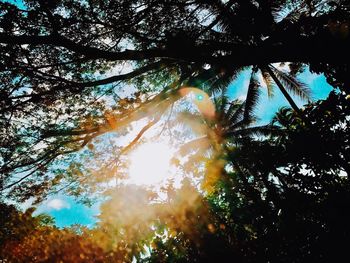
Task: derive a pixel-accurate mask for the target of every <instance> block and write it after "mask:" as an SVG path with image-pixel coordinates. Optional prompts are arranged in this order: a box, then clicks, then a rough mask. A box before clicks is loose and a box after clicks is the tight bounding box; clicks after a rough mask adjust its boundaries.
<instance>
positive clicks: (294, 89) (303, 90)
mask: <svg viewBox="0 0 350 263" xmlns="http://www.w3.org/2000/svg"><path fill="white" fill-rule="evenodd" d="M270 68H271V69H272V70H273V72H274V73H275V75H276V77H277V78H278V79H279V80H280V81H281V83H282V84H283V85H284V87H285V88H286V89H287V90H288V91H289V92H291V93H293V94H294V95H296V96H298V97H299V98H301V99H303V100H310V99H311V90H310V89H309V88H308V87H307V86H306V85H305V84H304V83H302V82H301V81H299V80H298V79H297V78H295V77H294V76H292V75H291V74H288V73H286V72H283V71H281V70H279V69H277V68H275V67H274V66H272V65H270Z"/></svg>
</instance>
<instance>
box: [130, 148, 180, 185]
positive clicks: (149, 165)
mask: <svg viewBox="0 0 350 263" xmlns="http://www.w3.org/2000/svg"><path fill="white" fill-rule="evenodd" d="M173 154H174V149H172V148H171V147H170V146H169V145H168V144H167V143H164V142H163V143H159V142H156V143H152V142H150V143H145V144H143V145H140V146H139V147H138V148H136V149H135V151H133V152H132V153H131V154H130V156H129V158H130V159H129V161H130V167H129V177H130V178H129V180H130V183H133V184H137V185H146V186H152V185H156V184H160V183H161V182H162V181H164V180H166V179H168V178H170V160H171V158H172V156H173Z"/></svg>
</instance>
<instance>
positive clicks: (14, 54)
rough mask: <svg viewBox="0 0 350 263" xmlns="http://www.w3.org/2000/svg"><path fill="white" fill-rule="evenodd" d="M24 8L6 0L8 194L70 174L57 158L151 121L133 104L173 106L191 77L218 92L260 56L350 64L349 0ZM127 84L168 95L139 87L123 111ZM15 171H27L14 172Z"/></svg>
mask: <svg viewBox="0 0 350 263" xmlns="http://www.w3.org/2000/svg"><path fill="white" fill-rule="evenodd" d="M24 6H25V8H24V9H21V8H18V7H17V6H15V5H13V4H10V3H5V2H4V3H1V14H2V16H1V20H0V24H1V33H0V43H1V47H2V49H3V52H2V54H1V62H2V63H1V64H2V65H3V66H2V68H1V97H2V102H1V126H2V128H1V136H2V138H3V140H2V144H1V155H2V157H1V173H2V174H3V176H2V179H1V181H2V191H3V192H4V191H5V192H6V191H9V190H11V191H12V192H13V193H16V192H17V194H13V196H16V195H17V196H22V197H23V198H24V199H25V198H29V197H30V196H32V195H33V194H34V192H35V194H34V195H37V194H39V193H40V194H41V195H45V193H46V192H47V189H48V188H52V187H54V186H55V185H57V182H58V181H60V179H61V178H62V176H61V173H59V172H57V171H56V170H55V171H50V168H49V167H50V164H52V163H53V162H56V163H57V162H59V161H60V160H62V159H64V158H65V156H67V155H69V154H71V155H70V156H72V153H74V152H76V151H78V150H80V149H82V148H84V146H86V145H88V144H89V142H90V141H91V140H92V139H93V138H95V137H97V136H99V135H101V134H103V133H106V132H108V131H111V130H117V129H118V128H120V127H124V126H125V125H126V124H127V123H130V122H131V121H133V120H136V119H139V118H142V116H143V115H142V114H135V111H136V112H138V113H139V112H141V110H140V109H142V110H144V108H143V107H144V105H143V104H146V105H150V104H152V105H153V103H152V102H153V101H154V100H156V103H155V104H156V105H158V106H159V107H161V109H157V107H155V106H153V107H154V108H153V112H157V111H158V112H164V110H162V109H163V107H164V104H163V103H159V98H165V97H167V96H168V97H169V95H170V94H173V93H174V92H175V93H176V89H178V88H179V87H181V86H182V85H184V84H189V83H197V84H198V83H207V84H210V85H208V86H211V88H210V90H211V91H214V90H215V87H224V86H225V85H227V83H228V82H227V81H229V80H230V79H232V78H234V77H235V76H236V74H237V73H238V72H239V71H240V70H242V69H243V68H245V67H247V66H250V65H258V66H259V68H263V67H265V66H264V65H268V64H270V63H273V62H302V63H311V64H317V63H334V62H340V61H343V62H344V63H346V61H347V59H346V56H345V55H344V54H347V47H348V44H349V37H348V35H347V34H346V32H345V31H346V23H347V18H348V11H349V10H348V8H347V5H346V3H345V2H344V1H340V0H339V1H332V2H329V3H328V2H327V1H326V2H321V3H319V4H318V3H316V2H314V1H287V0H286V1H274V2H273V3H272V2H269V1H264V0H261V1H228V2H226V3H223V2H221V1H185V0H184V1H171V0H169V1H165V2H164V1H150V2H149V1H145V2H143V1H141V2H140V1H118V3H115V2H114V1H107V2H103V3H102V2H98V1H87V2H84V3H82V2H80V1H63V2H50V3H49V2H47V1H29V0H28V1H25V2H24ZM285 12H287V15H286V13H285ZM238 25H244V27H242V26H238ZM154 28H157V29H158V30H154ZM320 43H327V47H326V48H325V46H324V45H323V44H322V45H321V44H320ZM123 65H124V66H125V67H127V68H128V69H127V70H126V69H125V70H122V67H123ZM270 75H271V72H270ZM280 77H281V75H280ZM223 80H227V81H223ZM130 81H132V82H130ZM275 81H276V80H275ZM126 83H131V84H132V85H134V86H135V87H136V88H138V89H139V90H140V91H141V92H143V93H144V92H146V91H147V92H149V91H152V92H154V93H159V95H158V96H155V98H153V99H151V100H147V99H144V96H141V97H142V98H143V99H141V101H142V103H141V104H142V105H139V104H140V101H139V99H138V98H139V97H138V95H136V96H135V97H134V98H132V100H133V103H134V104H132V105H128V106H127V109H125V102H126V101H125V98H121V99H120V95H118V94H120V92H119V91H118V90H120V89H121V88H122V87H123V85H126ZM152 83H154V84H156V85H155V86H156V87H155V88H150V87H149V86H151V85H152ZM220 83H221V86H220V85H219V84H220ZM277 84H278V82H277ZM147 86H148V87H147ZM160 86H161V87H162V88H161V87H160ZM278 86H279V87H281V85H278ZM164 87H166V88H165V89H164ZM113 97H114V99H115V100H114V102H113V103H112V105H111V104H110V103H107V102H108V101H111V98H113ZM157 100H158V101H157ZM113 104H114V105H113ZM123 104H124V106H123ZM159 104H160V105H159ZM169 104H171V103H169ZM87 105H88V106H87ZM133 105H134V106H133ZM140 107H141V108H140ZM133 108H134V109H133ZM57 166H59V165H57V164H56V167H57ZM51 167H52V165H51ZM48 169H49V170H48ZM13 173H17V174H21V178H20V179H19V180H17V181H13V180H12V179H11V178H12V176H11V175H12V174H13ZM44 174H45V176H44ZM49 174H50V176H48V175H49ZM16 187H17V188H16ZM33 189H36V190H35V191H34V190H33Z"/></svg>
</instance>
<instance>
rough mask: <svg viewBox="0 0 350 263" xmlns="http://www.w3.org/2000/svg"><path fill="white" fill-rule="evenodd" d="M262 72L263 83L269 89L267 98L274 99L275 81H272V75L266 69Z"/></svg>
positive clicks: (261, 69) (262, 69)
mask: <svg viewBox="0 0 350 263" xmlns="http://www.w3.org/2000/svg"><path fill="white" fill-rule="evenodd" d="M260 71H261V75H262V78H263V81H264V82H265V84H266V87H267V96H268V97H269V98H272V97H273V84H274V83H273V80H272V78H271V76H270V74H269V73H268V72H267V71H266V70H265V69H264V68H260Z"/></svg>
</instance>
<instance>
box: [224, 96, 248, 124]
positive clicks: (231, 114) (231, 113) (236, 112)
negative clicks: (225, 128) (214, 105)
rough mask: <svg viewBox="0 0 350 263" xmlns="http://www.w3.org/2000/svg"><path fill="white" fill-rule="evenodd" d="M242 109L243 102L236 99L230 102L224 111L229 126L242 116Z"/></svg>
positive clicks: (241, 118) (243, 106)
mask: <svg viewBox="0 0 350 263" xmlns="http://www.w3.org/2000/svg"><path fill="white" fill-rule="evenodd" d="M244 109H245V103H244V102H243V103H240V102H238V101H237V100H234V101H232V102H231V103H230V107H229V108H228V109H227V111H226V114H225V115H226V120H227V123H230V124H229V126H231V125H232V124H235V123H237V122H239V121H241V120H243V118H244Z"/></svg>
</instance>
